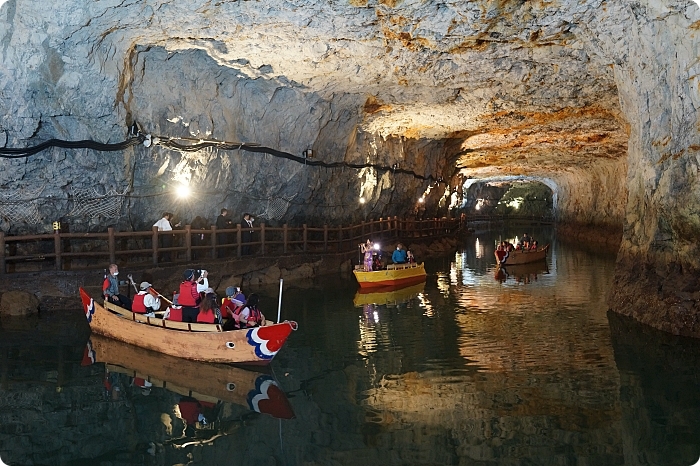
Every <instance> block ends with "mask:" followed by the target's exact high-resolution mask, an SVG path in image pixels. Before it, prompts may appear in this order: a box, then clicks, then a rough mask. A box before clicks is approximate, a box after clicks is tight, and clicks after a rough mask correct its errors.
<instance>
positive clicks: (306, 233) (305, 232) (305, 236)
mask: <svg viewBox="0 0 700 466" xmlns="http://www.w3.org/2000/svg"><path fill="white" fill-rule="evenodd" d="M307 235H308V232H307V230H306V223H305V224H304V252H306V238H307Z"/></svg>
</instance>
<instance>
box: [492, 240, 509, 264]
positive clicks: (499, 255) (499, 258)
mask: <svg viewBox="0 0 700 466" xmlns="http://www.w3.org/2000/svg"><path fill="white" fill-rule="evenodd" d="M494 255H495V256H496V263H497V264H498V265H504V264H505V263H506V259H507V258H508V252H507V251H505V250H504V249H503V246H502V245H500V244H499V245H498V247H497V248H496V252H495V253H494Z"/></svg>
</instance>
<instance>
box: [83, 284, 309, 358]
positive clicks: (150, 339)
mask: <svg viewBox="0 0 700 466" xmlns="http://www.w3.org/2000/svg"><path fill="white" fill-rule="evenodd" d="M80 297H81V299H82V302H83V310H84V311H85V317H86V318H87V320H88V323H89V324H90V329H91V330H92V332H93V333H96V334H98V335H104V336H106V337H110V338H113V339H115V340H118V341H123V342H125V343H129V344H132V345H136V346H140V347H142V348H146V349H149V350H152V351H157V352H159V353H164V354H169V355H170V356H175V357H179V358H184V359H191V360H194V361H208V362H222V363H240V364H258V365H266V364H269V363H270V361H272V358H274V357H275V355H276V354H277V352H278V351H279V350H280V349H281V348H282V345H284V343H285V342H286V341H287V337H289V334H290V333H292V330H296V329H297V323H296V322H293V321H285V322H281V323H279V324H271V325H266V326H263V327H255V328H250V329H242V330H230V331H226V332H225V331H223V328H222V327H221V325H216V324H192V323H186V322H176V321H171V320H164V319H159V318H155V317H147V316H146V315H144V314H136V313H133V312H131V311H127V310H126V309H123V308H121V307H119V306H117V305H115V304H113V303H110V302H105V303H104V305H101V304H99V303H97V302H95V300H93V299H92V298H91V297H90V296H89V295H88V294H87V293H86V292H85V290H84V289H82V288H80Z"/></svg>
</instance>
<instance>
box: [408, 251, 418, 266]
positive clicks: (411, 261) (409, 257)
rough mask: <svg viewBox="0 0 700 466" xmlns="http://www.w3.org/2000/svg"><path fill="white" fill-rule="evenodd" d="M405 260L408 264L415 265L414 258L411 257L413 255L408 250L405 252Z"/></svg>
mask: <svg viewBox="0 0 700 466" xmlns="http://www.w3.org/2000/svg"><path fill="white" fill-rule="evenodd" d="M406 260H407V261H408V263H409V264H415V263H416V258H415V257H413V253H412V252H411V250H410V249H408V250H407V251H406Z"/></svg>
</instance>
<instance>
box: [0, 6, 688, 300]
mask: <svg viewBox="0 0 700 466" xmlns="http://www.w3.org/2000/svg"><path fill="white" fill-rule="evenodd" d="M699 20H700V11H699V10H698V6H697V5H696V4H695V3H694V2H692V1H689V0H664V1H661V0H642V1H628V0H614V1H602V0H556V1H554V0H551V1H550V0H542V1H523V0H514V1H506V2H503V1H498V2H496V1H492V0H479V1H470V2H448V3H440V2H432V1H427V2H426V1H422V2H419V1H415V0H404V1H392V2H387V1H383V0H381V1H367V0H352V1H349V2H327V1H321V0H305V1H303V2H301V3H299V2H297V3H294V4H290V3H288V2H284V1H276V0H273V1H270V2H264V3H260V2H247V1H233V2H214V3H212V2H210V1H208V0H192V1H184V0H132V1H129V2H117V1H113V0H102V1H95V2H87V3H86V2H80V1H78V0H66V1H63V2H49V3H48V4H46V2H33V1H30V0H7V1H5V2H3V3H2V4H1V5H0V43H2V47H0V61H1V62H2V65H3V66H2V67H0V90H1V91H0V108H2V109H3V112H2V113H1V114H0V146H3V147H10V148H16V147H24V146H27V145H33V144H36V143H39V142H41V141H44V140H47V139H49V138H61V139H70V140H80V139H94V140H97V141H101V142H118V141H121V140H123V139H124V138H125V135H126V132H127V127H128V126H129V125H130V124H131V123H133V122H134V121H137V122H138V123H139V124H140V125H141V127H142V128H143V131H144V132H146V133H149V134H151V135H152V136H153V138H154V139H153V141H156V137H157V140H158V141H166V140H170V138H190V139H185V140H182V139H179V141H180V142H184V143H192V142H195V141H199V140H200V139H215V140H217V141H228V142H230V143H236V142H237V143H255V144H260V145H262V146H266V147H271V148H273V149H276V150H279V151H282V152H285V153H288V154H291V155H297V156H299V155H301V154H302V152H303V151H305V150H307V149H312V150H313V160H317V161H323V162H325V163H328V164H334V163H345V164H350V165H351V166H352V167H348V166H346V167H345V168H343V167H335V168H319V167H312V166H309V165H305V164H304V163H300V162H297V161H292V160H289V159H284V158H278V157H274V156H272V155H264V154H260V153H254V152H247V151H243V150H238V151H236V150H220V149H217V148H216V147H212V148H208V149H206V150H200V151H186V150H179V151H174V150H171V149H166V148H164V147H163V146H162V145H161V144H159V143H157V142H155V143H154V144H153V145H151V146H150V147H148V148H147V147H144V146H141V145H139V146H135V147H133V148H130V149H127V150H124V151H120V152H97V151H94V150H88V149H56V148H54V149H50V150H46V151H43V152H40V153H38V154H36V155H34V156H31V157H29V158H26V159H24V158H23V159H3V160H2V165H3V170H2V171H0V210H2V212H1V214H2V215H0V219H2V220H0V228H2V229H3V230H4V231H37V230H38V231H41V230H46V229H47V228H48V227H49V224H50V222H51V221H52V220H57V219H58V218H61V219H63V221H64V222H67V223H70V224H72V225H73V230H74V231H81V230H85V229H98V230H100V229H104V228H105V227H106V226H108V225H115V226H117V227H118V228H120V229H128V228H138V229H141V228H147V227H149V226H150V225H151V224H152V223H153V222H154V221H155V220H157V219H158V218H159V216H160V213H161V212H162V211H163V210H169V211H174V212H175V213H176V214H177V216H178V217H179V220H182V221H184V222H188V221H191V219H192V218H194V216H196V215H201V216H204V217H206V218H209V220H210V221H213V219H214V217H215V216H216V214H218V210H219V209H220V208H221V207H227V208H229V210H230V211H231V212H232V213H233V215H234V216H235V218H239V217H238V216H240V215H241V214H242V213H243V212H246V211H249V212H252V213H253V214H254V215H255V216H257V217H258V218H259V219H260V220H265V221H266V222H297V223H302V222H306V221H310V220H313V221H314V222H315V223H319V224H320V223H322V222H329V223H336V224H337V223H341V222H348V221H357V220H360V219H365V218H368V217H380V216H389V215H402V214H405V213H407V212H410V211H411V210H412V209H413V208H415V206H416V202H417V199H418V198H419V197H420V196H421V195H423V194H425V195H426V203H425V206H426V212H425V214H426V215H430V214H431V213H439V212H440V209H442V212H443V213H444V212H445V208H446V204H448V203H449V198H450V194H451V193H452V192H454V191H456V190H457V187H458V185H461V184H462V183H463V182H464V181H465V180H466V179H469V178H478V179H498V178H501V177H516V178H526V179H536V180H538V181H542V182H543V183H546V184H547V185H548V186H550V187H551V188H552V190H553V192H554V197H555V210H556V214H557V220H558V221H559V222H560V223H564V224H572V225H575V224H582V225H587V226H589V227H593V228H602V229H604V230H608V229H611V228H612V229H614V230H615V231H620V230H622V229H624V232H623V243H622V248H621V259H624V260H627V261H628V263H638V262H641V263H644V264H647V265H649V266H650V267H652V268H653V269H654V270H659V271H660V273H661V275H662V276H663V275H664V274H665V273H666V272H663V271H662V269H663V268H664V267H665V266H666V264H669V263H674V264H678V267H680V269H682V270H683V271H684V273H685V274H686V275H688V276H694V271H695V270H698V269H700V259H698V258H699V257H700V254H698V250H697V249H698V248H697V246H696V241H695V240H694V239H695V238H697V236H698V232H700V220H699V219H700V207H699V204H698V203H697V201H696V200H697V199H698V195H700V183H698V181H697V180H698V176H697V174H698V165H700V162H699V161H698V148H700V141H699V140H698V139H699V135H698V126H697V114H696V108H697V107H698V104H699V103H700V102H698V99H699V92H698V91H699V90H698V80H697V79H696V76H698V74H699V73H698V71H699V70H698V66H700V65H699V64H698V61H697V60H696V57H697V56H698V37H697V34H696V32H697V24H698V21H699ZM382 167H384V168H389V170H385V169H384V168H382ZM394 168H401V169H402V170H408V171H410V172H411V173H413V174H414V175H415V176H413V175H411V174H408V175H406V174H401V173H400V172H396V171H395V170H394ZM425 177H428V179H427V180H426V179H425ZM438 179H442V180H444V181H443V182H442V183H440V184H436V181H435V180H438ZM182 183H188V184H189V186H190V187H191V188H192V189H193V190H194V194H193V195H192V196H191V197H189V198H187V199H177V198H176V197H175V196H174V195H173V190H174V188H175V187H176V186H178V185H179V184H182ZM360 199H362V200H363V201H364V202H360ZM17 201H20V202H19V203H18V202H17ZM13 202H14V204H13ZM17 205H21V206H23V207H24V208H23V209H21V210H19V211H18V210H17V209H13V208H11V207H12V206H15V207H16V206H17ZM621 270H626V269H625V268H624V267H623V268H622V269H621ZM621 274H622V275H620V284H621V285H623V286H624V283H626V279H625V278H624V276H623V275H624V272H621ZM689 280H690V279H689ZM693 280H694V279H693ZM693 280H690V281H689V282H688V283H690V282H692V281H693ZM650 285H652V286H650V287H645V288H649V289H656V288H657V287H655V286H653V284H650ZM647 293H648V292H647ZM615 302H617V303H620V302H625V299H622V297H620V299H617V300H615ZM615 306H617V305H616V304H615Z"/></svg>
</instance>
